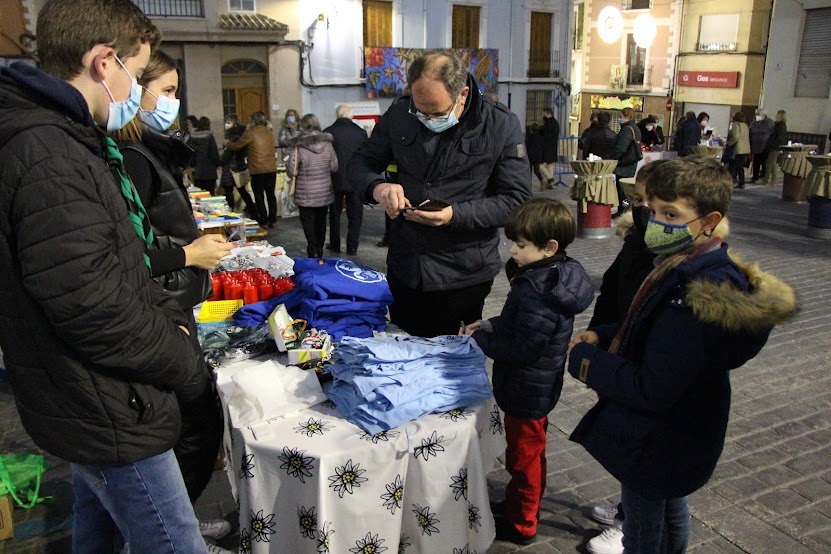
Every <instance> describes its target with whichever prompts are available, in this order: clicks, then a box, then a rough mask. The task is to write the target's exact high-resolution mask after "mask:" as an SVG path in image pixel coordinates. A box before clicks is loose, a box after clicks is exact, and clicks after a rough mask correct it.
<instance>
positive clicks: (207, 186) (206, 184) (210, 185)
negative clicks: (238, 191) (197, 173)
mask: <svg viewBox="0 0 831 554" xmlns="http://www.w3.org/2000/svg"><path fill="white" fill-rule="evenodd" d="M193 184H194V185H196V186H197V187H199V188H200V189H202V190H206V191H208V192H210V193H211V196H213V195H214V194H216V179H194V183H193Z"/></svg>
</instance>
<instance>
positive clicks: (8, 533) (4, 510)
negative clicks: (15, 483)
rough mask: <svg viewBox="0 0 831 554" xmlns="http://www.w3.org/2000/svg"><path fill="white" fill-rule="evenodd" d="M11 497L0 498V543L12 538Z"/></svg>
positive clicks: (8, 495) (6, 495)
mask: <svg viewBox="0 0 831 554" xmlns="http://www.w3.org/2000/svg"><path fill="white" fill-rule="evenodd" d="M12 506H13V504H12V496H11V495H10V494H4V495H3V496H0V541H3V540H6V539H10V538H12V537H14V521H13V520H12Z"/></svg>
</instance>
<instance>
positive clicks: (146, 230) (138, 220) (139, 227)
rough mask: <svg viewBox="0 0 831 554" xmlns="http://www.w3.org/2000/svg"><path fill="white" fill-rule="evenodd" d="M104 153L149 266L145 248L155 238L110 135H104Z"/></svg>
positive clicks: (151, 244)
mask: <svg viewBox="0 0 831 554" xmlns="http://www.w3.org/2000/svg"><path fill="white" fill-rule="evenodd" d="M104 155H105V156H106V159H107V165H108V166H109V168H110V170H111V171H112V172H113V176H114V177H115V178H116V180H117V181H118V184H119V185H120V187H121V196H123V197H124V200H125V201H126V202H127V212H128V213H129V214H130V220H131V221H132V222H133V227H134V228H135V229H136V234H137V235H138V236H139V238H140V239H141V240H142V242H143V243H144V246H145V249H144V263H145V264H147V267H148V268H150V258H149V257H148V256H147V248H150V247H151V246H153V242H154V241H155V240H156V239H155V237H154V236H153V228H152V227H150V218H149V217H148V216H147V210H145V209H144V204H142V203H141V198H140V197H139V195H138V192H137V191H136V187H134V186H133V182H132V181H130V178H129V177H127V175H126V174H125V173H124V165H123V164H124V157H123V156H122V155H121V152H119V151H118V147H117V146H116V145H115V142H114V141H113V139H111V138H110V137H104Z"/></svg>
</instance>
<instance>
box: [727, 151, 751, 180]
mask: <svg viewBox="0 0 831 554" xmlns="http://www.w3.org/2000/svg"><path fill="white" fill-rule="evenodd" d="M746 161H747V154H734V155H733V159H732V160H730V176H731V177H733V182H734V183H736V184H737V185H738V186H739V188H744V164H745V162H746Z"/></svg>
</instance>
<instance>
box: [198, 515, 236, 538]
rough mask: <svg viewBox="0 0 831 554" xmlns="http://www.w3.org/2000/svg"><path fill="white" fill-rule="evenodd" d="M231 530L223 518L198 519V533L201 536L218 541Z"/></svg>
mask: <svg viewBox="0 0 831 554" xmlns="http://www.w3.org/2000/svg"><path fill="white" fill-rule="evenodd" d="M230 532H231V524H230V523H228V521H226V520H224V519H205V520H200V521H199V533H200V534H201V535H202V536H203V537H207V538H209V539H213V540H215V541H218V540H219V539H221V538H222V537H224V536H225V535H227V534H228V533H230Z"/></svg>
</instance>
